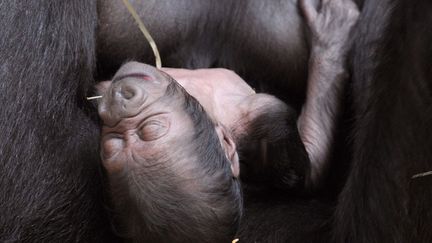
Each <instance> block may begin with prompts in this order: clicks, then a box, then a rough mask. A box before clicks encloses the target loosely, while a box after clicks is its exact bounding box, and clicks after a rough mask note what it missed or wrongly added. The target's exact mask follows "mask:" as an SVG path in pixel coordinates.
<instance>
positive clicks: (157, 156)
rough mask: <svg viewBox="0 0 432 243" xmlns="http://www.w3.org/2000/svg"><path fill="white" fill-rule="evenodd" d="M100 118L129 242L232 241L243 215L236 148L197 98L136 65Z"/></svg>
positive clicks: (122, 76) (107, 96) (125, 71)
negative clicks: (130, 240)
mask: <svg viewBox="0 0 432 243" xmlns="http://www.w3.org/2000/svg"><path fill="white" fill-rule="evenodd" d="M99 114H100V117H101V118H102V120H103V122H104V126H103V130H102V160H103V165H104V167H105V168H106V171H107V172H108V177H109V185H110V193H111V196H112V198H113V204H114V207H115V209H116V212H117V213H118V215H117V216H118V217H116V220H117V221H118V222H117V223H116V225H118V226H120V227H122V228H118V230H119V232H120V233H121V234H123V236H124V237H126V238H130V239H132V240H133V241H140V242H186V241H189V242H191V241H193V240H197V239H199V241H201V242H229V240H232V236H233V235H234V234H235V230H236V229H237V226H238V224H239V219H240V216H241V212H242V198H241V193H240V183H239V181H238V180H237V179H236V177H237V176H238V173H239V172H238V171H239V169H238V157H237V154H236V152H235V145H234V143H233V141H232V139H231V138H230V137H229V136H227V133H225V132H224V130H223V128H221V127H218V126H215V125H216V124H214V123H213V122H212V120H211V119H210V118H209V117H208V115H207V113H206V112H204V110H203V108H202V106H201V105H200V104H199V103H198V101H197V100H196V99H195V98H193V97H192V96H190V95H189V94H188V93H187V92H186V91H185V90H184V89H183V88H182V87H181V86H180V85H179V84H178V83H177V82H176V81H174V80H173V79H172V78H171V77H170V76H168V75H167V74H165V73H163V72H160V71H158V70H157V69H155V68H153V67H151V66H148V65H145V64H140V63H128V64H126V65H124V66H123V67H122V68H121V69H120V70H119V71H118V72H117V73H116V75H115V76H114V78H113V81H112V84H111V85H110V86H109V88H108V89H107V90H106V92H104V97H103V99H102V101H101V103H100V104H99ZM215 127H216V128H215Z"/></svg>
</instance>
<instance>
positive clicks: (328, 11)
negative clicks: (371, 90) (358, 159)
mask: <svg viewBox="0 0 432 243" xmlns="http://www.w3.org/2000/svg"><path fill="white" fill-rule="evenodd" d="M300 4H301V7H302V9H303V12H304V15H305V18H306V22H307V24H308V26H309V28H310V30H311V34H312V36H311V44H312V48H311V56H310V60H309V79H308V88H307V98H306V103H305V105H304V107H303V110H302V113H301V115H300V118H299V121H298V127H299V132H300V137H301V139H302V141H303V143H304V145H305V148H306V151H307V152H308V155H309V158H310V161H311V174H310V181H309V182H308V184H309V186H312V187H314V186H317V185H319V183H320V180H321V179H322V176H323V175H324V174H325V170H326V167H327V164H328V159H329V156H330V152H331V151H330V150H331V145H332V143H333V140H334V134H335V125H336V120H337V118H338V115H339V113H340V109H341V96H342V92H343V88H344V80H345V79H346V78H347V71H346V68H345V63H346V56H347V52H348V50H349V47H350V45H349V43H350V41H349V34H350V32H351V29H352V28H353V26H354V25H355V23H356V22H357V18H358V15H359V12H358V10H357V7H356V5H355V4H354V2H352V1H350V0H330V1H328V0H322V7H321V9H320V11H319V12H317V11H316V9H315V8H314V7H313V5H312V3H311V0H302V1H300Z"/></svg>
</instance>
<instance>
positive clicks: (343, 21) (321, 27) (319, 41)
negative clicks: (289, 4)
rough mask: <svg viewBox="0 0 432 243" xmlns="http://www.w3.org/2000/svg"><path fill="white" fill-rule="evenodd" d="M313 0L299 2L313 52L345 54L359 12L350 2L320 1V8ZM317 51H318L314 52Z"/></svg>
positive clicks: (349, 0) (350, 0)
mask: <svg viewBox="0 0 432 243" xmlns="http://www.w3.org/2000/svg"><path fill="white" fill-rule="evenodd" d="M312 2H313V0H300V7H301V9H302V10H303V14H304V16H305V19H306V23H307V25H308V26H309V28H310V31H311V35H312V36H311V44H312V49H313V51H325V52H327V53H329V52H331V53H333V54H336V55H337V54H340V53H346V51H347V50H348V49H349V47H350V45H349V41H348V40H349V36H350V32H351V29H352V28H353V26H354V25H355V24H356V23H357V19H358V16H359V11H358V8H357V6H356V4H355V3H354V2H353V1H352V0H321V8H320V9H319V10H318V11H317V9H316V8H315V7H314V6H313V4H312ZM316 49H318V50H316Z"/></svg>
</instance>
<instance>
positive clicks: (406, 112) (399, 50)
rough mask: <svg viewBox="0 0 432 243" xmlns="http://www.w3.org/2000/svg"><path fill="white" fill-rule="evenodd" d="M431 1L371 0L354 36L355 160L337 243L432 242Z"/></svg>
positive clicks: (342, 197) (341, 205) (339, 216)
mask: <svg viewBox="0 0 432 243" xmlns="http://www.w3.org/2000/svg"><path fill="white" fill-rule="evenodd" d="M431 12H432V3H431V1H429V0H419V1H411V0H398V1H390V0H381V1H375V0H367V1H365V3H364V7H363V10H362V14H361V16H360V20H359V25H358V28H357V33H356V35H355V36H354V37H355V38H354V39H355V44H354V53H353V54H354V55H353V84H352V86H350V87H352V94H353V96H354V98H355V99H354V111H355V114H354V115H355V117H354V118H355V120H354V130H353V132H352V134H351V135H352V138H351V140H352V141H353V144H352V146H353V148H352V151H353V155H352V157H353V164H352V166H351V171H350V173H349V175H348V180H347V182H346V185H345V186H344V189H343V191H342V193H341V194H340V196H339V200H338V202H339V203H338V205H337V207H336V215H335V220H334V225H333V227H334V231H333V232H334V234H335V235H334V236H335V237H334V238H335V239H336V240H337V241H336V242H359V243H362V242H364V243H366V242H431V241H432V231H431V227H432V214H431V206H430V205H432V186H431V185H432V177H431V176H428V177H423V178H417V179H411V177H412V176H413V175H414V174H417V173H420V172H424V171H430V170H432V149H431V148H432V129H431V124H432V112H431V111H432V95H431V94H432V71H431V70H432V66H431V63H432V49H431V43H432V32H431V31H430V26H431V25H432V15H431V14H430V13H431Z"/></svg>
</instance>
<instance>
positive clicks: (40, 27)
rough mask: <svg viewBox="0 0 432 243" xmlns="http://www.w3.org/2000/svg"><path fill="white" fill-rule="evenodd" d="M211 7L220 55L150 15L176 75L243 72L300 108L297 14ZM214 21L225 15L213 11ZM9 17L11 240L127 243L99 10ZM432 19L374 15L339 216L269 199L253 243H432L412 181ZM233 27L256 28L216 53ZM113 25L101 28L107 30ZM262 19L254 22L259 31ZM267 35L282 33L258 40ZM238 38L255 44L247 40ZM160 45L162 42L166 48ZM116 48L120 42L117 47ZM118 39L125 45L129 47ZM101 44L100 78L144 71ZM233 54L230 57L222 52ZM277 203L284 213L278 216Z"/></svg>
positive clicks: (361, 42)
mask: <svg viewBox="0 0 432 243" xmlns="http://www.w3.org/2000/svg"><path fill="white" fill-rule="evenodd" d="M202 2H203V1H196V2H194V5H191V2H188V3H189V4H190V5H191V6H192V7H193V6H197V7H198V8H196V9H195V10H191V11H192V12H194V13H203V15H204V16H206V18H208V19H210V20H212V19H213V20H215V19H216V20H217V22H216V23H217V24H216V25H211V24H210V23H208V22H200V25H199V27H200V28H197V29H196V30H200V32H198V33H200V35H198V36H201V37H203V39H204V40H207V42H200V41H198V42H195V41H194V40H197V39H200V38H197V37H196V36H194V35H190V36H189V35H188V36H186V37H187V38H178V37H179V36H181V35H180V34H182V33H187V32H184V31H180V32H178V34H179V35H176V34H175V33H173V31H175V28H174V29H173V26H176V25H170V24H169V22H164V20H169V19H168V18H164V16H162V14H161V15H159V16H158V15H155V14H154V12H149V13H150V15H149V16H154V19H153V21H149V20H146V22H147V23H148V25H149V26H150V27H151V26H154V24H156V23H157V24H160V25H161V31H166V33H165V34H166V35H167V36H168V37H170V39H168V40H170V41H168V42H167V43H166V44H164V43H161V47H162V53H163V55H164V57H165V58H164V60H168V63H169V64H171V65H177V66H185V67H198V66H200V67H201V66H204V67H205V66H214V65H217V66H225V67H228V68H231V69H234V70H236V71H237V72H239V73H241V74H243V77H244V78H245V79H246V80H251V81H255V80H260V81H261V80H262V81H263V82H262V83H253V84H255V85H256V87H257V88H260V87H261V90H263V91H268V92H273V93H275V94H277V95H279V96H280V97H281V98H283V99H284V100H285V101H286V102H289V103H290V104H293V105H295V106H297V107H300V104H301V102H302V100H303V98H304V88H305V87H304V83H302V82H292V80H298V81H304V76H305V71H306V69H305V67H306V57H307V55H305V54H304V53H305V52H306V50H305V49H304V46H305V45H303V44H301V41H302V37H301V35H300V37H298V36H297V35H298V34H301V33H302V29H297V31H295V32H294V33H292V32H291V33H290V32H284V31H285V29H284V27H285V23H292V22H290V21H289V20H293V21H294V22H295V23H296V24H297V25H295V26H298V24H301V22H296V21H295V20H296V19H297V17H296V16H297V15H296V12H295V11H294V10H295V9H296V5H295V4H294V3H292V2H288V3H286V2H282V1H277V0H274V1H271V2H266V4H265V5H264V4H263V2H262V1H219V4H216V2H210V1H209V2H207V4H204V5H205V6H207V7H205V6H204V5H203V4H202ZM232 2H233V3H232ZM166 3H168V1H167V2H166ZM174 3H175V4H174ZM182 3H184V2H182ZM246 3H247V4H246ZM149 4H150V3H149ZM170 4H171V6H170ZM170 4H166V5H163V6H162V5H158V6H160V7H161V6H162V9H168V7H170V9H171V11H168V12H169V13H170V15H172V16H173V15H174V14H175V13H181V10H182V9H185V8H186V9H187V7H191V6H188V5H181V3H180V2H177V1H175V2H174V1H173V2H172V3H170ZM245 4H246V5H245ZM291 4H292V5H291ZM100 6H101V7H103V5H100ZM218 6H219V7H218ZM221 6H225V8H222V7H221ZM245 6H248V8H246V7H245ZM284 7H287V9H285V8H284ZM207 8H208V9H212V11H210V12H206V9H207ZM0 9H1V12H2V15H1V16H0V24H1V26H2V34H1V37H0V56H1V57H2V59H3V60H2V62H1V63H0V91H1V93H2V95H1V96H0V103H1V104H2V106H3V107H2V109H0V117H1V118H0V131H1V134H2V140H1V141H0V158H1V164H0V173H1V179H0V210H1V217H0V241H2V242H10V241H31V242H43V241H47V242H57V241H79V242H94V241H103V242H110V241H117V239H116V238H115V237H114V236H113V232H112V231H111V228H110V225H109V220H108V217H107V215H106V213H105V210H104V206H103V205H104V204H103V202H102V194H101V192H102V185H101V181H100V180H99V178H100V177H99V175H98V162H99V158H98V149H97V147H98V146H97V144H98V139H99V135H98V130H99V127H98V126H97V123H96V122H95V121H93V120H92V119H91V118H90V117H91V115H90V113H91V111H90V107H89V106H88V104H87V103H86V102H85V100H84V97H85V95H86V94H87V91H88V90H89V88H90V87H91V86H92V85H93V83H94V81H93V75H94V74H95V67H96V42H97V41H96V28H97V21H98V15H97V12H98V11H97V7H96V2H94V1H92V2H90V1H78V0H77V1H43V0H41V1H37V2H36V1H35V2H32V1H28V2H23V1H9V2H6V1H1V2H0ZM149 9H153V10H155V9H158V8H156V7H153V8H149ZM227 9H229V10H230V11H225V10H227ZM293 9H294V10H293ZM99 10H100V11H102V10H101V8H100V9H99ZM253 10H254V11H253ZM285 10H286V11H285ZM288 10H290V11H294V12H291V14H294V15H289V14H288V13H290V12H289V11H288ZM431 10H432V3H429V2H428V1H426V0H422V1H417V2H415V3H414V2H412V1H409V0H399V1H389V0H383V1H380V2H377V1H366V2H365V4H364V6H363V13H362V16H361V20H360V25H359V30H358V33H357V35H356V37H357V38H356V44H355V47H354V51H353V58H352V60H353V62H352V64H353V73H354V75H353V82H352V86H350V87H349V91H351V92H350V94H352V99H351V96H349V97H347V98H348V99H349V101H352V102H348V103H350V104H351V103H352V106H349V107H347V115H346V118H347V119H346V120H347V122H346V123H347V124H345V123H344V124H343V126H344V127H345V126H346V127H348V128H350V127H351V126H352V127H353V131H349V132H347V133H346V134H345V133H342V134H341V136H340V137H341V142H340V146H338V147H336V148H335V151H336V152H338V151H347V152H345V153H343V155H344V156H341V155H340V154H339V153H337V156H335V161H337V162H344V163H346V162H347V161H348V162H349V163H350V166H344V168H346V169H347V171H344V172H345V173H347V180H346V182H345V181H344V179H341V178H339V179H338V180H342V182H341V185H342V186H343V189H342V191H341V193H340V194H339V195H338V198H337V201H336V200H333V198H332V197H330V199H329V200H330V205H331V204H332V202H333V201H335V202H337V204H336V205H335V211H334V212H333V210H332V208H331V207H329V206H328V205H327V204H326V203H325V202H324V200H323V199H317V200H309V199H302V198H296V199H295V200H294V199H292V195H288V196H286V197H289V198H281V197H280V196H272V195H267V194H266V195H265V196H266V198H264V199H262V201H261V200H260V198H256V199H255V200H256V201H251V202H250V204H249V205H246V206H247V211H246V218H245V220H244V222H245V224H244V226H243V228H242V230H241V237H242V240H243V241H245V242H249V241H252V240H262V241H263V242H286V241H288V240H290V241H291V242H310V241H311V240H314V242H317V241H330V240H332V241H336V242H429V241H431V240H432V232H431V230H430V228H431V226H432V215H431V214H430V213H429V211H428V209H429V207H430V205H431V203H432V187H430V183H431V182H432V179H431V177H421V178H418V179H413V180H411V176H412V175H414V174H416V173H420V172H424V171H428V170H431V169H432V162H431V159H432V151H431V150H430V148H431V147H432V131H431V128H430V124H431V118H432V117H431V115H430V114H432V113H431V110H432V109H431V104H432V96H431V91H432V88H431V85H430V81H429V80H432V72H431V70H432V69H431V67H430V65H431V64H430V63H432V62H431V60H430V59H431V58H432V55H431V54H432V49H431V48H430V46H429V44H430V43H432V35H431V34H430V32H428V31H427V30H428V28H429V26H430V24H432V16H430V15H429V13H430V12H431ZM149 11H150V10H149ZM201 11H203V12H201ZM275 11H276V12H275ZM100 13H101V12H100ZM207 14H211V15H207ZM224 14H229V16H235V17H239V16H246V17H245V18H246V19H245V20H246V23H248V25H245V26H234V27H232V28H231V29H228V30H225V31H228V32H226V33H225V35H222V36H218V37H219V38H221V37H223V38H228V37H229V38H232V40H231V41H227V42H225V41H221V42H218V44H217V45H216V46H212V45H210V46H207V44H208V43H209V41H210V40H212V39H213V37H214V36H212V35H208V36H207V35H204V34H205V33H216V34H219V33H221V32H219V31H221V30H223V27H224V26H225V27H226V26H229V25H224V22H223V21H222V20H224V21H228V22H225V24H226V23H231V22H230V21H233V20H235V19H234V17H233V18H232V19H231V20H229V19H226V18H223V17H224ZM170 15H168V16H170ZM103 16H104V15H100V16H99V17H100V20H101V21H102V24H103V21H104V19H103ZM248 16H249V17H248ZM269 16H270V17H269ZM284 16H285V17H286V19H283V18H282V19H279V20H283V21H276V20H277V19H278V18H279V17H284ZM187 17H188V18H189V17H190V16H187ZM252 17H253V18H252ZM266 17H267V18H266ZM271 17H272V18H271ZM180 19H183V18H181V17H180ZM251 19H254V22H248V20H251ZM171 20H176V19H173V18H171ZM183 20H184V19H183ZM245 20H244V19H243V21H245ZM268 20H274V21H275V22H271V21H270V22H268ZM195 21H196V19H195ZM221 21H222V22H221ZM180 22H181V21H180ZM267 22H268V23H269V26H273V27H272V28H270V29H267V28H259V29H255V28H256V27H257V26H258V27H262V26H260V24H262V23H267ZM173 23H179V22H178V21H173ZM278 23H279V24H278ZM281 23H283V24H281ZM100 27H103V25H101V26H100ZM170 27H171V29H170ZM237 27H241V28H249V29H248V30H250V31H249V32H239V31H238V30H239V29H238V28H237ZM219 28H222V29H219ZM241 28H240V29H241ZM281 28H282V30H281ZM180 30H181V28H180ZM204 30H205V31H204ZM100 31H101V32H99V35H98V36H99V37H100V38H104V37H105V36H104V34H103V28H101V29H100ZM242 33H243V34H242ZM244 33H254V35H252V36H250V35H244ZM283 33H289V34H288V36H285V37H286V39H284V40H285V41H286V42H288V43H292V42H291V41H292V40H297V41H294V43H295V44H299V42H298V40H300V44H299V45H287V43H286V42H280V41H279V40H280V39H278V36H280V35H281V34H283ZM158 35H159V34H158V33H155V38H156V39H157V40H158V37H157V36H158ZM168 37H167V38H168ZM206 38H209V39H206ZM107 39H108V40H109V38H107ZM245 39H251V40H255V39H256V40H259V41H262V42H258V43H257V42H244V41H245ZM99 40H100V39H99ZM115 40H116V39H114V42H111V44H114V46H116V42H115ZM118 40H120V43H117V44H120V45H121V44H125V43H124V42H121V41H122V40H121V39H118ZM266 40H267V41H268V42H267V41H266ZM177 41H179V42H180V43H179V42H177ZM183 42H185V43H187V45H186V44H184V43H183ZM158 43H159V42H158ZM224 43H228V44H227V45H225V44H224ZM235 43H237V44H235ZM269 43H270V44H269ZM272 43H275V44H272ZM98 44H99V46H100V47H101V48H102V50H103V49H104V47H107V49H106V50H108V51H107V52H105V53H103V52H99V57H100V58H103V59H104V60H107V61H106V62H105V63H100V64H101V65H100V67H101V69H100V70H101V71H100V73H99V76H100V77H103V76H104V73H102V71H103V72H106V73H105V74H106V75H109V74H110V70H111V67H112V68H113V69H114V68H115V67H116V65H117V64H116V62H115V61H113V60H116V61H117V60H118V62H122V61H123V59H124V58H131V57H133V58H136V56H132V55H129V53H127V52H126V53H124V51H125V49H124V48H122V49H111V47H112V45H111V44H110V43H109V42H106V43H103V42H100V41H99V42H98ZM181 44H184V45H181ZM104 45H106V46H104ZM240 45H241V46H242V48H238V47H239V46H240ZM222 49H223V50H225V51H223V52H220V50H222ZM99 50H101V49H99ZM116 50H120V51H119V52H117V51H116ZM129 50H132V52H134V49H133V48H130V49H129ZM194 50H195V51H194ZM207 50H211V51H207ZM239 50H240V51H239ZM110 52H111V54H110ZM245 53H247V55H246V56H243V55H244V54H245ZM278 53H282V54H279V55H278ZM285 53H289V55H288V54H287V55H286V56H285ZM123 54H125V55H124V56H121V55H123ZM110 55H111V56H110ZM119 55H120V56H119ZM145 56H146V55H142V56H139V58H140V59H141V58H144V59H145ZM209 57H210V58H209ZM297 57H299V58H297ZM170 60H171V61H170ZM175 60H177V61H175ZM147 61H150V60H147ZM263 67H265V68H266V69H265V70H264V71H263V70H262V69H263ZM259 68H261V69H259ZM287 79H289V80H291V81H290V82H286V80H287ZM281 81H283V82H281ZM278 91H281V92H278ZM351 122H352V124H351ZM348 136H350V138H349V139H348ZM345 141H350V143H348V145H347V144H346V143H345ZM341 154H342V153H341ZM336 165H337V163H335V166H336ZM290 198H291V199H290ZM269 200H270V201H273V203H272V204H267V201H269ZM275 215H277V217H275ZM260 227H262V228H263V229H266V230H265V231H260V230H259V229H260ZM266 227H269V228H266ZM257 229H258V230H257Z"/></svg>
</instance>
